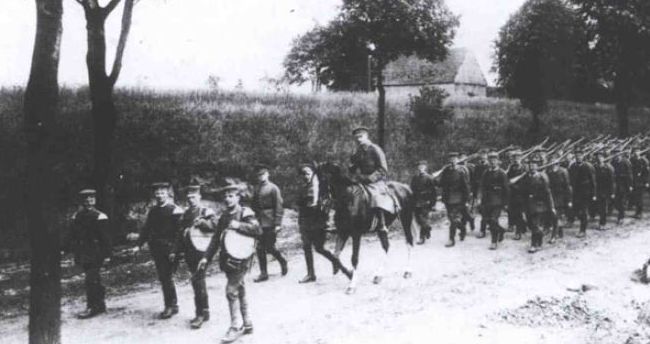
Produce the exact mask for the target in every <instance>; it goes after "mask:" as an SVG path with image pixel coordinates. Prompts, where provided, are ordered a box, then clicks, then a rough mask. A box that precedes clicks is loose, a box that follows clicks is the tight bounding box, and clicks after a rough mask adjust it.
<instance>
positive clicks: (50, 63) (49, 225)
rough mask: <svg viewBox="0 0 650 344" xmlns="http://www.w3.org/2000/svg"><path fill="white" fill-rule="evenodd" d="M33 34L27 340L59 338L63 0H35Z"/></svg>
mask: <svg viewBox="0 0 650 344" xmlns="http://www.w3.org/2000/svg"><path fill="white" fill-rule="evenodd" d="M35 2H36V38H35V41H34V52H33V55H32V66H31V71H30V74H29V81H28V83H27V89H26V91H25V100H24V114H25V138H26V139H27V154H26V156H27V166H26V167H27V168H26V193H25V208H26V209H29V216H27V217H26V220H27V227H28V228H29V238H30V248H31V253H32V254H31V265H30V278H29V286H30V290H29V343H31V344H37V343H38V344H40V343H53V344H57V343H60V342H61V266H60V261H61V256H60V253H59V229H58V227H57V226H56V225H55V221H54V216H53V213H52V209H54V208H55V207H54V205H53V204H54V202H55V193H56V189H57V187H58V185H55V183H54V181H53V180H52V176H53V174H54V173H53V165H54V163H53V161H52V155H53V154H52V147H53V146H54V142H53V141H54V140H53V138H54V137H55V135H54V131H55V128H56V122H55V120H56V115H57V112H58V100H59V81H58V71H59V55H60V54H59V53H60V47H61V34H62V32H63V26H62V20H61V18H62V17H63V4H62V0H36V1H35Z"/></svg>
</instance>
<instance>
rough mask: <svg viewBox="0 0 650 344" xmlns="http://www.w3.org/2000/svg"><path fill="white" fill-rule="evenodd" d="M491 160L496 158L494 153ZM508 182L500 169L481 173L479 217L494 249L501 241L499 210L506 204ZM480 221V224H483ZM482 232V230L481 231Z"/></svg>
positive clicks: (501, 230)
mask: <svg viewBox="0 0 650 344" xmlns="http://www.w3.org/2000/svg"><path fill="white" fill-rule="evenodd" d="M491 158H498V156H497V155H496V153H494V155H492V156H491ZM508 184H509V180H508V176H507V175H506V172H505V171H504V170H503V169H501V168H500V167H496V168H490V169H488V170H486V171H484V172H483V175H482V177H481V182H480V188H479V189H480V193H481V215H482V216H483V220H484V221H485V223H486V224H487V226H488V227H489V228H490V236H491V239H492V246H490V247H491V248H493V249H494V248H496V245H497V242H498V241H500V240H502V238H503V232H504V231H505V230H504V229H503V228H501V226H500V225H499V217H500V216H501V210H502V209H503V207H504V206H505V205H506V204H508V193H509V189H510V188H509V186H508ZM483 220H482V222H483ZM481 230H483V229H481Z"/></svg>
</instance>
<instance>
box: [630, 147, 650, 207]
mask: <svg viewBox="0 0 650 344" xmlns="http://www.w3.org/2000/svg"><path fill="white" fill-rule="evenodd" d="M630 163H631V164H632V176H633V181H632V183H633V186H632V195H631V196H632V197H631V198H630V199H631V200H632V205H633V206H634V210H635V212H634V217H635V218H637V219H640V218H641V213H642V212H643V191H645V190H646V189H647V188H648V185H649V184H648V183H650V181H649V180H648V176H649V172H650V171H649V170H648V168H649V163H648V160H646V158H645V157H643V156H641V151H640V150H639V147H633V148H632V157H631V159H630Z"/></svg>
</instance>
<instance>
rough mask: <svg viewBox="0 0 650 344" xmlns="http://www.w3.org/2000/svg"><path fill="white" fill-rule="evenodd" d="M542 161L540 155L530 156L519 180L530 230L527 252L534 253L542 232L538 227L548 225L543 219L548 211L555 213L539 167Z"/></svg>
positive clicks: (547, 186)
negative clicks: (526, 170) (524, 173)
mask: <svg viewBox="0 0 650 344" xmlns="http://www.w3.org/2000/svg"><path fill="white" fill-rule="evenodd" d="M542 163H543V160H542V158H541V156H539V155H536V156H534V157H532V159H530V161H529V171H528V173H527V174H526V176H525V177H524V178H522V180H521V183H522V186H521V189H522V191H523V192H524V195H525V199H526V218H527V219H528V225H529V226H530V230H531V243H530V248H529V249H528V252H529V253H535V252H537V251H538V250H539V249H541V247H542V242H543V240H544V232H543V231H542V229H541V228H540V227H542V226H546V225H548V222H547V221H545V220H546V217H547V215H548V214H549V213H551V214H552V215H553V216H554V215H555V206H554V205H553V196H551V188H550V186H549V182H548V177H547V176H546V174H544V172H542V171H540V169H539V167H540V165H541V164H542Z"/></svg>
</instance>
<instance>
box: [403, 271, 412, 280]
mask: <svg viewBox="0 0 650 344" xmlns="http://www.w3.org/2000/svg"><path fill="white" fill-rule="evenodd" d="M411 277H413V273H412V272H411V271H404V278H405V279H409V278H411Z"/></svg>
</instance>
